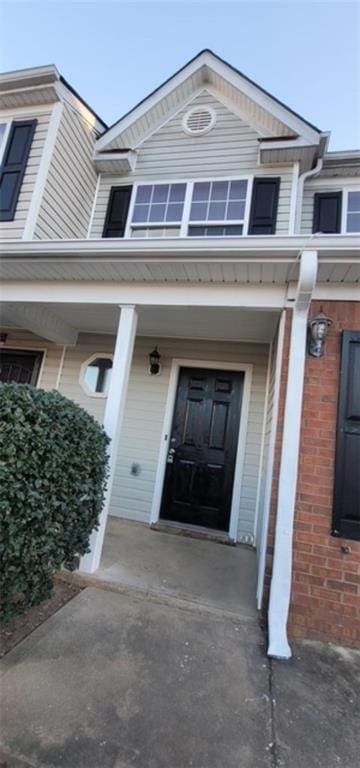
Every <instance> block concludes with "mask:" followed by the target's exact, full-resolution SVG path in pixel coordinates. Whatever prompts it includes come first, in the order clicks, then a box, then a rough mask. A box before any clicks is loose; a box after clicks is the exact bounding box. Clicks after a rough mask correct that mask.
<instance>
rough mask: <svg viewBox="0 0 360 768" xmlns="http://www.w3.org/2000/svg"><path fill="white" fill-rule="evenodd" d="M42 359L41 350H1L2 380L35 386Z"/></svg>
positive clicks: (0, 371) (0, 379) (0, 366)
mask: <svg viewBox="0 0 360 768" xmlns="http://www.w3.org/2000/svg"><path fill="white" fill-rule="evenodd" d="M41 360H42V353H41V352H17V351H15V350H11V349H6V350H5V349H2V350H1V351H0V381H1V382H3V383H9V382H14V383H16V384H32V385H33V386H35V384H36V382H37V377H38V374H39V370H40V364H41Z"/></svg>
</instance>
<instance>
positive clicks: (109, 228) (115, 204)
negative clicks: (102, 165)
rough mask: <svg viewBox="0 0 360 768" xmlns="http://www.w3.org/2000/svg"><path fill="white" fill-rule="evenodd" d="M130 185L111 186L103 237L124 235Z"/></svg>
mask: <svg viewBox="0 0 360 768" xmlns="http://www.w3.org/2000/svg"><path fill="white" fill-rule="evenodd" d="M131 190H132V187H131V186H129V187H111V190H110V197H109V203H108V208H107V212H106V218H105V225H104V231H103V237H124V233H125V227H126V219H127V215H128V211H129V205H130V197H131Z"/></svg>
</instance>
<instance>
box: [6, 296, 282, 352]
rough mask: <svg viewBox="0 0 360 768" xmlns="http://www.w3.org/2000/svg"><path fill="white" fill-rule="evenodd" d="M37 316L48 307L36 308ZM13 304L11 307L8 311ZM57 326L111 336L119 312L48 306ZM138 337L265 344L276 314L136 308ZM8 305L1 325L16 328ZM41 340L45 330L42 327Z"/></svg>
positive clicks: (106, 308) (106, 307) (108, 308)
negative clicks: (56, 321) (63, 324)
mask: <svg viewBox="0 0 360 768" xmlns="http://www.w3.org/2000/svg"><path fill="white" fill-rule="evenodd" d="M33 306H36V307H37V309H38V310H39V311H40V312H41V311H42V310H43V309H46V307H47V306H48V305H45V304H36V305H33ZM13 308H14V304H11V310H12V309H13ZM51 312H52V314H53V315H54V316H55V317H56V318H57V319H58V320H59V322H64V323H67V325H68V326H70V327H71V328H73V329H75V330H76V331H78V332H84V333H111V334H115V333H116V329H117V324H118V319H119V308H118V306H115V305H109V304H97V305H94V304H81V305H79V304H66V305H64V304H52V305H51ZM138 313H139V322H138V331H137V333H138V335H140V336H155V337H159V338H161V337H173V338H176V337H178V338H180V337H182V338H202V339H218V340H225V339H226V340H230V341H232V340H234V341H256V342H264V343H267V342H269V341H271V339H272V338H273V336H274V332H275V328H276V324H277V321H278V318H279V312H278V311H275V310H251V309H244V308H241V309H239V308H222V307H221V308H218V307H139V309H138ZM13 318H14V315H13V314H12V312H11V313H10V305H8V313H7V304H6V302H4V303H3V307H2V323H3V324H4V325H6V324H9V325H16V322H14V319H13ZM43 333H44V337H45V338H46V337H47V329H46V326H45V327H44V332H43Z"/></svg>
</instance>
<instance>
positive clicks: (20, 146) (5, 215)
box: [0, 120, 37, 221]
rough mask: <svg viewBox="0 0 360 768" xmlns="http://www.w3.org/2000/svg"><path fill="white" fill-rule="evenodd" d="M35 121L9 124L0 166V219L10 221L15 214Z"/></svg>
mask: <svg viewBox="0 0 360 768" xmlns="http://www.w3.org/2000/svg"><path fill="white" fill-rule="evenodd" d="M36 123H37V121H36V120H24V121H21V122H14V123H12V125H11V128H10V133H9V138H8V142H7V145H6V147H5V152H4V159H3V162H2V165H1V168H0V221H12V220H13V218H14V216H15V211H16V205H17V201H18V199H19V194H20V189H21V183H22V180H23V177H24V173H25V170H26V165H27V161H28V157H29V152H30V147H31V142H32V140H33V136H34V131H35V128H36Z"/></svg>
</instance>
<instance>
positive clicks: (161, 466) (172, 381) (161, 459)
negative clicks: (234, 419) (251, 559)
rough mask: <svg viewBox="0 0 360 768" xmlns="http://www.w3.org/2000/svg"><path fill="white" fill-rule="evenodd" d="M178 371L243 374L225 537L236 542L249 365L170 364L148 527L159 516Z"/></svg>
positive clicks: (188, 361) (179, 360) (182, 360)
mask: <svg viewBox="0 0 360 768" xmlns="http://www.w3.org/2000/svg"><path fill="white" fill-rule="evenodd" d="M180 368H210V369H212V370H219V371H221V370H223V371H240V372H242V373H244V388H243V395H242V403H241V413H240V426H239V434H238V442H237V449H236V460H235V469H234V479H233V493H232V500H231V512H230V526H229V537H230V539H232V540H233V541H237V532H238V523H239V514H240V498H241V489H242V474H243V467H244V458H245V446H246V438H247V428H248V417H249V405H250V395H251V384H252V374H253V365H252V364H250V363H224V362H223V361H214V360H191V359H188V358H174V359H173V361H172V364H171V370H170V378H169V385H168V394H167V400H166V407H165V416H164V423H163V430H162V436H161V443H160V450H159V456H158V463H157V469H156V477H155V485H154V494H153V500H152V506H151V514H150V525H153V524H154V523H157V522H158V520H159V516H160V506H161V499H162V492H163V486H164V480H165V471H166V459H167V454H168V450H169V449H168V440H169V436H170V433H171V428H172V421H173V414H174V408H175V403H176V395H177V386H178V380H179V372H180Z"/></svg>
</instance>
